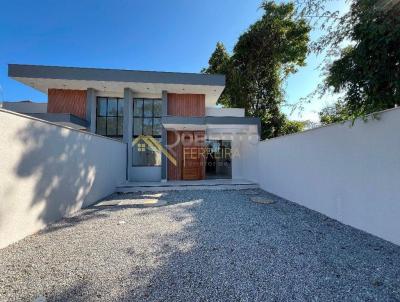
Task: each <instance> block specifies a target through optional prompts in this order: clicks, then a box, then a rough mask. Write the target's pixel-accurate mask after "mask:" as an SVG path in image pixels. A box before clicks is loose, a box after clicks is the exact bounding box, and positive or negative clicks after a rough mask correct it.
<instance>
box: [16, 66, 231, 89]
mask: <svg viewBox="0 0 400 302" xmlns="http://www.w3.org/2000/svg"><path fill="white" fill-rule="evenodd" d="M8 76H9V77H12V78H14V77H17V78H41V79H62V80H86V81H112V82H135V83H164V84H184V85H207V86H225V76H224V75H220V74H203V73H184V72H163V71H142V70H124V69H105V68H85V67H61V66H44V65H21V64H8Z"/></svg>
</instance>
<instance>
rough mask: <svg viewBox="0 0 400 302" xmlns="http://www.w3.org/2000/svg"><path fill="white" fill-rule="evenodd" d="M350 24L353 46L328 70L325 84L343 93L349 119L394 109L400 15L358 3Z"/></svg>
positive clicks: (399, 84)
mask: <svg viewBox="0 0 400 302" xmlns="http://www.w3.org/2000/svg"><path fill="white" fill-rule="evenodd" d="M347 25H348V26H349V27H350V28H351V30H350V31H349V33H348V35H349V38H350V39H351V40H352V41H353V43H354V45H351V46H348V47H346V48H344V49H343V50H342V52H341V55H340V57H339V59H337V60H336V61H334V62H333V63H332V65H330V66H329V67H328V76H327V78H326V85H327V86H329V87H332V88H333V90H334V92H344V94H345V95H344V97H343V102H344V106H345V108H346V110H345V111H344V113H345V114H347V115H348V117H350V118H356V117H358V116H363V115H366V114H369V113H372V112H375V111H379V110H383V109H387V108H393V107H394V106H395V105H396V103H398V102H399V101H400V15H399V14H398V12H396V10H385V9H383V8H382V7H381V6H379V5H377V1H373V0H357V1H354V2H353V3H352V5H351V10H350V13H349V17H348V24H347Z"/></svg>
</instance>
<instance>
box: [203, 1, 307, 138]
mask: <svg viewBox="0 0 400 302" xmlns="http://www.w3.org/2000/svg"><path fill="white" fill-rule="evenodd" d="M261 7H262V9H263V10H264V14H263V16H262V17H261V19H260V20H258V21H256V22H255V23H254V24H252V25H251V26H250V27H249V29H248V30H247V31H246V32H244V33H243V34H242V35H241V36H240V37H239V39H238V41H237V43H236V45H235V47H234V49H233V53H232V55H229V54H228V53H227V52H226V50H225V47H224V46H223V45H222V43H218V44H217V47H216V49H215V51H214V53H213V54H212V55H211V58H210V60H209V66H208V67H207V68H205V69H204V70H203V72H206V73H223V74H225V75H226V88H225V91H224V94H223V95H222V97H221V98H220V100H219V103H220V104H223V105H224V106H226V107H241V108H245V112H246V115H248V116H256V117H259V118H260V120H261V123H262V129H263V131H262V138H270V137H275V136H278V135H280V133H283V127H284V125H285V123H286V122H287V118H286V117H285V115H284V114H283V113H282V112H281V107H282V104H283V102H284V91H283V81H284V80H285V79H286V77H287V76H289V75H290V74H292V73H295V72H296V71H297V68H298V66H304V65H305V58H306V55H307V47H308V42H309V36H308V35H309V31H310V27H309V26H308V24H307V22H306V21H305V20H304V19H302V18H297V17H296V15H295V6H294V4H293V3H287V4H277V3H274V2H270V1H268V2H263V3H262V5H261Z"/></svg>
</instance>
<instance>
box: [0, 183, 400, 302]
mask: <svg viewBox="0 0 400 302" xmlns="http://www.w3.org/2000/svg"><path fill="white" fill-rule="evenodd" d="M259 193H260V194H261V195H263V196H266V197H269V198H272V199H274V201H275V203H273V204H269V205H264V204H256V203H252V202H250V201H249V197H250V196H252V195H247V194H246V191H245V190H243V191H180V192H167V193H165V195H164V196H162V199H164V200H166V201H168V204H167V205H166V206H162V207H157V208H143V207H140V206H137V205H134V206H133V205H129V204H126V203H125V205H123V206H121V205H116V206H109V207H91V208H88V209H86V210H83V211H81V212H80V213H78V214H77V215H76V216H74V217H71V218H68V219H65V220H63V221H61V222H59V223H56V224H54V225H52V226H51V227H50V228H48V229H46V230H45V231H43V232H41V233H39V234H36V235H33V236H30V237H28V238H26V239H24V240H22V241H20V242H18V243H16V244H14V245H11V246H9V247H7V248H5V249H2V250H0V300H1V301H32V300H33V299H34V298H37V297H39V296H44V297H45V298H46V299H47V301H121V300H122V301H124V300H125V301H142V300H146V301H186V302H188V301H288V300H301V301H333V300H335V301H346V300H347V301H357V300H358V301H366V300H375V301H396V300H397V301H399V300H400V247H399V246H396V245H393V244H391V243H389V242H386V241H384V240H381V239H379V238H376V237H374V236H371V235H368V234H366V233H364V232H361V231H358V230H356V229H354V228H351V227H349V226H345V225H343V224H340V223H338V222H337V221H334V220H332V219H329V218H327V217H325V216H323V215H321V214H318V213H316V212H313V211H311V210H308V209H306V208H303V207H301V206H298V205H296V204H294V203H291V202H288V201H286V200H283V199H280V198H278V197H276V196H273V195H270V194H268V193H266V192H264V191H261V190H260V191H259ZM149 194H151V193H149ZM110 198H116V199H125V201H126V199H132V198H143V194H139V193H136V194H126V195H114V196H112V197H110ZM121 221H124V222H125V223H121Z"/></svg>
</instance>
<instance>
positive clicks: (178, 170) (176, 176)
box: [167, 131, 182, 180]
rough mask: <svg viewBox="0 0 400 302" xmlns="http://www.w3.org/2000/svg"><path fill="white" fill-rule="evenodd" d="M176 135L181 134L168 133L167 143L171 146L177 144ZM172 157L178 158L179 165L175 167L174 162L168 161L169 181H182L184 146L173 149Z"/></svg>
mask: <svg viewBox="0 0 400 302" xmlns="http://www.w3.org/2000/svg"><path fill="white" fill-rule="evenodd" d="M176 135H179V132H176V134H175V132H173V131H167V143H168V145H169V146H171V145H172V144H174V143H175V142H176V139H177V138H176ZM169 151H171V153H172V155H173V156H174V157H175V158H176V162H177V165H176V166H175V165H174V164H173V163H172V162H170V161H168V166H167V172H168V176H167V178H168V180H181V179H182V145H181V144H180V143H179V144H178V145H176V146H174V147H172V148H171V150H169Z"/></svg>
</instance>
